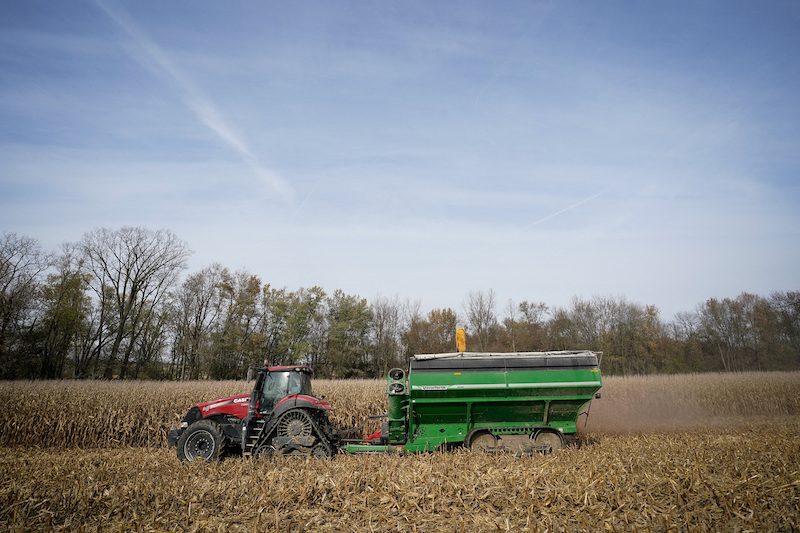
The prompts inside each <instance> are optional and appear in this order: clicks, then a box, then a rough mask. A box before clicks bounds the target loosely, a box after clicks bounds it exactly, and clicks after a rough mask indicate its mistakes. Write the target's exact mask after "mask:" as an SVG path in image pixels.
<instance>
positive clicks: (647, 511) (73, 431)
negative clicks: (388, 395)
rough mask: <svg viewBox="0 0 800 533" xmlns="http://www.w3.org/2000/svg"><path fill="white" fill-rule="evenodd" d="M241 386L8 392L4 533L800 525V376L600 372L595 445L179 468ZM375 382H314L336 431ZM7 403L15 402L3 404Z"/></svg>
mask: <svg viewBox="0 0 800 533" xmlns="http://www.w3.org/2000/svg"><path fill="white" fill-rule="evenodd" d="M248 387H249V384H247V383H244V382H192V383H156V382H124V383H119V382H116V383H108V382H49V383H42V382H38V383H21V382H13V383H12V382H3V383H0V399H2V401H3V405H5V406H7V408H6V409H4V410H3V411H2V413H0V445H2V446H4V447H3V448H2V452H3V453H2V458H0V526H1V527H3V528H4V529H7V530H52V529H55V530H74V529H80V528H81V527H84V526H85V528H86V529H88V530H134V529H135V530H139V529H142V530H175V529H178V530H219V529H222V530H273V531H414V530H416V531H438V530H448V531H543V530H550V531H578V530H583V531H597V530H601V529H607V530H619V531H623V530H626V531H633V530H637V531H640V530H650V531H669V530H675V531H678V530H723V531H735V530H740V531H747V530H750V531H791V530H797V529H798V528H800V444H798V443H800V416H798V415H800V373H796V372H795V373H746V374H725V375H722V374H714V375H685V376H650V377H637V378H607V379H606V380H605V386H604V388H603V390H602V394H603V397H602V399H601V400H599V401H595V402H594V403H593V406H592V410H591V414H590V417H589V422H588V425H587V426H586V428H585V436H584V437H585V438H584V444H583V445H582V446H579V447H570V448H567V449H564V450H562V451H560V452H559V453H557V454H554V455H534V456H530V457H514V456H513V455H508V454H500V455H481V454H470V453H468V452H464V451H459V452H453V453H448V454H440V453H434V454H422V455H416V456H405V457H404V456H380V455H376V456H344V455H340V456H338V457H337V458H336V459H335V460H333V461H326V460H306V459H292V458H279V459H276V460H273V461H269V460H243V459H230V460H226V461H224V462H222V463H215V464H204V463H203V464H200V463H195V464H182V463H180V462H179V461H178V460H177V459H176V457H175V453H174V450H172V449H169V448H166V445H165V435H166V431H167V429H168V428H169V426H170V425H171V424H173V423H176V422H177V421H178V420H179V419H180V418H181V417H182V416H183V414H184V413H185V411H186V409H187V408H188V407H189V406H190V405H191V404H193V403H196V402H199V401H202V400H208V399H213V398H216V397H221V396H227V395H230V394H233V393H239V392H245V391H246V390H247V388H248ZM383 387H384V384H383V382H381V381H377V380H375V381H347V382H337V381H324V380H321V381H316V382H315V388H316V391H317V393H318V394H323V395H325V396H326V397H327V398H328V399H329V400H330V401H331V403H333V405H334V406H335V408H336V411H335V413H334V417H333V418H334V421H335V422H336V423H337V424H338V425H340V426H352V425H358V426H360V427H361V428H362V429H363V430H364V431H366V430H368V429H369V427H368V426H369V424H366V423H365V422H364V418H365V417H366V416H368V415H370V414H375V413H380V412H382V411H383V410H384V409H385V404H384V401H385V395H384V392H383ZM8 406H11V407H10V408H9V407H8Z"/></svg>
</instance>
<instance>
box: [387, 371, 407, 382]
mask: <svg viewBox="0 0 800 533" xmlns="http://www.w3.org/2000/svg"><path fill="white" fill-rule="evenodd" d="M389 377H390V378H391V379H392V381H403V378H404V377H406V373H405V372H403V369H402V368H393V369H391V370H389Z"/></svg>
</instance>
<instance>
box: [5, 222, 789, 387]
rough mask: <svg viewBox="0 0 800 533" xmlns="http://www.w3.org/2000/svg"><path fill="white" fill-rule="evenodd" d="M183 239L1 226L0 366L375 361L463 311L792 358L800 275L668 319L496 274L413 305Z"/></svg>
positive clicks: (16, 373)
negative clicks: (302, 282)
mask: <svg viewBox="0 0 800 533" xmlns="http://www.w3.org/2000/svg"><path fill="white" fill-rule="evenodd" d="M190 253H191V252H190V251H189V248H188V245H187V244H186V243H185V242H184V241H182V240H181V239H179V238H178V237H177V236H176V235H175V234H174V233H172V232H170V231H168V230H158V231H154V230H150V229H146V228H138V227H123V228H121V229H116V230H112V229H106V228H101V229H97V230H94V231H91V232H88V233H86V234H84V235H83V237H82V238H81V239H80V240H79V241H78V242H75V243H69V244H64V245H62V246H61V248H60V249H59V250H58V251H57V252H48V251H45V250H43V248H42V246H41V245H40V243H39V242H38V241H36V240H35V239H33V238H31V237H28V236H24V235H18V234H15V233H4V234H2V235H1V236H0V379H36V378H41V379H58V378H106V379H111V378H120V379H127V378H134V379H135V378H155V379H175V380H188V379H241V378H244V377H245V376H247V374H248V372H250V373H252V371H253V369H255V368H258V367H260V366H261V365H263V364H264V362H265V361H267V362H268V363H269V364H274V365H278V364H295V363H307V364H311V365H313V366H314V368H315V370H316V372H317V375H319V376H322V377H334V378H351V377H377V376H382V375H385V373H386V371H387V370H388V369H390V368H392V367H395V366H405V365H406V362H407V360H408V358H409V357H410V356H411V355H413V354H415V353H433V352H452V351H454V350H455V344H454V334H455V330H456V328H457V327H458V326H464V327H465V328H466V329H467V333H468V338H469V342H468V349H470V350H474V351H542V350H565V349H591V350H596V351H602V352H604V356H603V360H602V368H603V371H604V372H605V373H608V374H644V373H674V372H699V371H744V370H781V369H800V291H785V292H775V293H773V294H771V295H769V296H760V295H755V294H750V293H747V292H743V293H741V294H739V295H738V296H736V297H731V298H723V299H717V298H710V299H708V300H706V301H705V302H702V303H700V304H699V305H697V307H696V308H695V309H694V310H692V311H687V312H681V313H678V314H677V315H675V316H674V317H673V318H672V319H669V320H665V319H663V318H662V317H661V314H660V312H659V309H658V308H657V307H656V306H654V305H642V304H639V303H635V302H630V301H628V300H627V299H625V298H623V297H607V296H595V297H592V298H579V297H575V298H573V300H572V301H571V303H570V304H569V305H567V306H563V307H558V306H556V307H551V306H548V305H547V304H545V303H543V302H538V301H535V300H531V301H528V300H522V301H519V302H513V301H510V300H509V301H508V302H505V304H503V305H499V304H498V302H497V301H496V297H495V294H494V291H492V290H480V291H472V292H470V293H469V294H467V295H466V298H465V301H464V302H463V305H462V306H461V308H460V309H458V310H456V309H454V308H441V309H432V310H430V311H428V312H422V310H421V309H422V306H421V303H420V302H419V301H415V300H410V299H400V298H399V297H397V296H395V297H386V296H377V297H375V298H373V299H372V300H371V301H368V300H367V299H365V298H362V297H361V296H359V295H355V294H347V293H345V292H343V291H341V290H335V291H333V292H332V293H328V292H326V291H325V290H323V289H322V288H321V287H316V286H315V287H310V288H300V289H297V290H288V289H287V288H285V287H275V286H272V285H271V284H269V283H266V282H265V281H264V280H262V279H261V278H260V277H259V276H258V275H256V274H253V273H251V272H247V271H231V270H230V269H228V268H226V267H224V266H223V265H220V264H212V265H209V266H207V267H205V268H203V269H201V270H199V271H196V272H190V273H186V270H187V260H188V258H189V256H190ZM498 307H502V309H500V310H498Z"/></svg>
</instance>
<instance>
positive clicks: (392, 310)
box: [371, 296, 403, 376]
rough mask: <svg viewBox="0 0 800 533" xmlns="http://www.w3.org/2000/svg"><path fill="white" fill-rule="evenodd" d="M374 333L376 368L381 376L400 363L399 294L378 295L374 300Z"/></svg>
mask: <svg viewBox="0 0 800 533" xmlns="http://www.w3.org/2000/svg"><path fill="white" fill-rule="evenodd" d="M371 307H372V333H373V340H372V342H373V351H374V359H375V360H374V363H375V370H376V371H377V374H378V375H379V376H383V375H386V373H387V372H388V371H389V369H390V368H391V367H393V366H395V365H397V364H400V355H401V342H400V334H401V328H402V320H403V317H402V311H401V304H400V299H399V298H398V297H397V296H394V297H393V298H387V297H385V296H377V297H376V298H375V299H374V300H373V301H372V305H371Z"/></svg>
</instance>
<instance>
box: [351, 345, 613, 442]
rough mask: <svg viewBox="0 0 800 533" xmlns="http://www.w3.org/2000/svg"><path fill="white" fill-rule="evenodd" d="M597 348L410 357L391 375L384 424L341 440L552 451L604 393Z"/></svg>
mask: <svg viewBox="0 0 800 533" xmlns="http://www.w3.org/2000/svg"><path fill="white" fill-rule="evenodd" d="M600 356H601V353H599V352H590V351H558V352H516V353H476V352H456V353H442V354H421V355H415V356H413V357H412V359H411V361H410V365H409V369H408V373H406V372H405V371H403V370H402V369H399V368H395V369H392V370H390V371H389V375H388V376H387V392H388V395H389V411H388V413H387V415H386V421H385V422H384V424H383V427H382V429H381V430H380V431H379V432H376V433H375V434H373V435H372V436H370V437H368V438H367V439H366V440H364V441H360V442H355V441H350V442H346V443H344V446H343V448H344V450H345V451H346V452H348V453H387V452H388V453H392V452H397V453H409V452H421V451H433V450H439V449H445V448H449V447H454V446H466V447H468V448H471V449H478V450H484V451H493V450H503V449H513V450H530V451H532V450H539V451H545V452H546V451H553V450H556V449H558V448H561V447H562V446H564V444H566V442H567V440H568V439H569V438H571V437H574V435H575V433H576V431H577V427H576V425H577V419H578V416H579V415H580V414H581V413H583V412H584V411H585V410H586V409H587V408H588V405H589V403H590V402H591V400H592V399H593V398H595V397H598V398H599V394H598V392H597V391H598V390H599V389H600V387H601V385H602V383H601V377H600V368H599V360H598V358H599V357H600Z"/></svg>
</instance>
